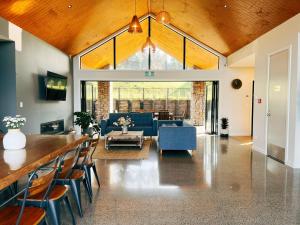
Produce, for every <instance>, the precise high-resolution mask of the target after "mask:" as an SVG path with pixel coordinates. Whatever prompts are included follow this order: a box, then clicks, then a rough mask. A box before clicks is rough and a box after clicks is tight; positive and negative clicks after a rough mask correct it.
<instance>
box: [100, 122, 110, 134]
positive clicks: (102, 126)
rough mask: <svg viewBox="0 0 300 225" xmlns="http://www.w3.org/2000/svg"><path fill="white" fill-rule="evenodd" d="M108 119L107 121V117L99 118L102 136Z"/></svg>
mask: <svg viewBox="0 0 300 225" xmlns="http://www.w3.org/2000/svg"><path fill="white" fill-rule="evenodd" d="M108 121H109V119H107V120H101V122H100V127H101V135H102V136H104V135H105V133H106V132H105V131H106V127H107V124H108Z"/></svg>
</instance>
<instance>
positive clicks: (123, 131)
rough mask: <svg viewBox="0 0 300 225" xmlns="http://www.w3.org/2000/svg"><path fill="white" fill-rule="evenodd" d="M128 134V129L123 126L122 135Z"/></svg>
mask: <svg viewBox="0 0 300 225" xmlns="http://www.w3.org/2000/svg"><path fill="white" fill-rule="evenodd" d="M127 133H128V127H127V126H122V134H127Z"/></svg>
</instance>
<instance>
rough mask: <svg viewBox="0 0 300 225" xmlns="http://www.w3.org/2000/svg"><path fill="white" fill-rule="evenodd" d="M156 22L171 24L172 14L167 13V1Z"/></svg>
mask: <svg viewBox="0 0 300 225" xmlns="http://www.w3.org/2000/svg"><path fill="white" fill-rule="evenodd" d="M156 21H157V22H159V23H162V24H169V23H170V22H171V16H170V14H169V13H168V12H167V11H165V0H163V10H162V11H160V12H159V13H158V14H157V16H156Z"/></svg>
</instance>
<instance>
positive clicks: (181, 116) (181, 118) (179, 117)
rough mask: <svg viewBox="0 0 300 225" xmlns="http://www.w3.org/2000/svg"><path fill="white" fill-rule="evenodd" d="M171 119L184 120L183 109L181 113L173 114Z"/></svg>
mask: <svg viewBox="0 0 300 225" xmlns="http://www.w3.org/2000/svg"><path fill="white" fill-rule="evenodd" d="M173 119H174V120H184V119H185V110H184V111H183V112H182V113H181V114H179V115H176V116H173Z"/></svg>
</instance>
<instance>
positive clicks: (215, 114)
mask: <svg viewBox="0 0 300 225" xmlns="http://www.w3.org/2000/svg"><path fill="white" fill-rule="evenodd" d="M203 82H204V83H205V92H206V93H205V122H204V126H205V133H207V134H211V135H218V134H219V89H220V82H219V81H218V80H210V81H203ZM208 82H210V83H211V86H212V99H211V110H212V112H211V119H210V125H211V129H210V133H208V132H206V122H207V107H206V106H207V101H206V100H207V86H206V83H208Z"/></svg>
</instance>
